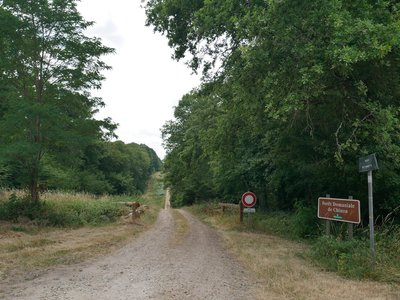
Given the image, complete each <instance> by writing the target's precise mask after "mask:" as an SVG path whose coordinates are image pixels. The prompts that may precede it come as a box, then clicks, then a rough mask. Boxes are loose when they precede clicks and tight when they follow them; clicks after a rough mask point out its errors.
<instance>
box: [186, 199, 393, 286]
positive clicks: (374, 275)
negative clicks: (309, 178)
mask: <svg viewBox="0 0 400 300" xmlns="http://www.w3.org/2000/svg"><path fill="white" fill-rule="evenodd" d="M188 209H189V210H190V211H192V212H193V213H195V214H196V215H197V216H199V217H200V218H201V219H202V220H204V221H205V222H207V223H209V224H211V225H212V226H214V227H216V228H217V229H220V230H221V231H222V232H225V234H227V235H235V234H239V235H240V234H241V233H243V234H245V233H255V234H261V235H257V236H253V238H254V240H253V241H251V244H252V245H253V246H254V247H255V248H254V249H253V251H255V252H257V251H262V250H261V249H260V248H259V247H261V244H259V245H257V241H258V239H262V238H263V237H262V236H265V238H268V236H269V238H270V239H274V238H273V237H272V236H275V237H276V238H277V239H278V240H279V242H280V243H284V244H290V241H293V245H296V247H295V248H296V251H295V255H296V256H297V257H298V258H303V259H305V260H307V261H309V262H310V263H311V264H312V265H314V266H316V267H319V268H322V269H323V270H326V271H334V272H337V273H338V274H340V275H341V276H343V277H346V278H352V279H368V280H375V281H381V282H386V283H389V284H390V283H391V284H394V286H397V287H400V262H399V259H398V257H400V229H399V228H398V227H396V226H393V227H390V229H389V228H388V227H384V228H378V229H377V231H376V245H375V249H376V264H375V265H374V266H372V264H371V259H370V254H369V239H368V236H369V235H368V234H369V232H368V228H356V229H355V231H354V239H353V240H348V238H347V233H346V229H347V224H345V225H346V226H344V225H340V224H337V225H338V226H334V227H333V231H332V235H331V236H329V237H328V236H324V235H323V233H324V230H325V228H324V225H323V224H322V222H319V221H318V220H317V219H316V220H314V221H315V222H314V223H312V224H313V226H311V225H310V224H311V222H309V220H308V218H310V217H311V216H308V217H306V215H307V214H306V213H304V212H302V208H299V209H298V211H297V212H296V213H294V214H293V213H282V212H279V213H256V214H255V215H254V216H253V217H252V219H250V220H249V219H246V218H245V219H244V222H243V224H241V223H240V222H239V214H238V212H237V211H236V210H232V209H230V210H227V211H225V212H224V213H222V212H221V210H220V208H219V206H218V204H217V203H203V204H196V205H193V206H191V207H188ZM314 215H315V212H314V214H313V216H314ZM301 224H304V226H301ZM307 224H309V225H307ZM282 238H283V239H285V240H286V241H287V242H284V240H283V239H282ZM247 239H249V236H247ZM235 241H236V242H235V245H233V248H235V247H238V248H239V249H240V248H241V247H242V246H241V245H240V243H241V241H240V238H237V239H235ZM249 243H250V241H249ZM257 247H258V248H259V249H258V250H257ZM254 267H255V268H258V267H260V268H261V266H258V265H257V264H256V265H255V266H254Z"/></svg>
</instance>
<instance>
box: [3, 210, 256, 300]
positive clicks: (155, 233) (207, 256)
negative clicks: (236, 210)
mask: <svg viewBox="0 0 400 300" xmlns="http://www.w3.org/2000/svg"><path fill="white" fill-rule="evenodd" d="M166 207H169V205H168V203H166ZM247 278H248V276H247V274H246V273H245V271H243V270H242V269H241V268H240V267H239V265H238V264H237V263H236V262H235V260H234V259H233V258H232V257H231V256H230V255H229V254H227V252H226V250H225V249H224V247H223V242H222V240H221V239H220V238H219V236H218V235H217V234H216V233H215V232H214V231H212V230H211V229H210V228H209V227H207V226H206V225H204V224H202V223H201V222H200V221H198V220H197V219H195V218H194V217H193V216H192V215H190V214H189V213H187V212H185V211H173V210H171V209H169V208H167V209H164V210H161V212H160V214H159V217H158V220H157V222H156V224H155V225H154V226H153V228H152V229H150V230H149V231H147V232H145V233H144V234H142V235H140V236H139V237H138V238H136V239H134V240H133V241H132V242H130V243H129V244H127V245H126V246H124V247H123V248H121V249H120V250H118V251H117V252H115V253H113V254H111V255H108V256H105V257H101V258H98V259H96V260H94V261H90V262H86V263H83V264H79V265H73V266H64V267H58V268H56V269H53V270H51V271H49V272H48V273H47V274H43V275H42V276H40V277H38V278H36V279H33V280H31V281H25V282H20V283H17V284H14V285H13V286H9V287H7V288H6V290H5V292H6V293H5V294H3V295H4V297H5V298H3V299H29V300H36V299H38V300H39V299H49V300H50V299H51V300H53V299H77V300H78V299H79V300H85V299H96V300H99V299H107V300H108V299H121V300H122V299H218V300H221V299H255V297H254V295H253V294H252V293H253V292H255V291H254V289H253V288H252V286H251V284H250V282H248V281H246V280H247Z"/></svg>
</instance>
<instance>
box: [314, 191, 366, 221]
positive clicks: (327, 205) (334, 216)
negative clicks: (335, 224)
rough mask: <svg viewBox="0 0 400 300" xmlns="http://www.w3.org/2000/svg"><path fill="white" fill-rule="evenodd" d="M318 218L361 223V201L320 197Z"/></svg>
mask: <svg viewBox="0 0 400 300" xmlns="http://www.w3.org/2000/svg"><path fill="white" fill-rule="evenodd" d="M318 218H320V219H327V220H334V221H339V222H347V223H355V224H358V223H360V201H358V200H350V199H337V198H322V197H321V198H318Z"/></svg>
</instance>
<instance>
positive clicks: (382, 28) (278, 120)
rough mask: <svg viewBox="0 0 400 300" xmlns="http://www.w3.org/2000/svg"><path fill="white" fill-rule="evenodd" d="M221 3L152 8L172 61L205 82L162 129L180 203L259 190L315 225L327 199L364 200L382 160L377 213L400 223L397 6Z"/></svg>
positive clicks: (263, 199)
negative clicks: (373, 168)
mask: <svg viewBox="0 0 400 300" xmlns="http://www.w3.org/2000/svg"><path fill="white" fill-rule="evenodd" d="M217 2H218V1H196V3H191V2H190V1H189V2H187V1H186V2H185V1H176V0H152V1H148V2H147V5H146V13H147V17H148V25H153V26H154V29H155V30H156V31H159V32H162V33H165V34H166V36H167V37H168V39H169V44H170V46H172V47H173V49H174V50H175V57H176V58H177V59H179V58H182V57H185V58H187V59H189V60H190V63H189V64H190V66H191V67H192V68H193V70H194V71H198V70H202V71H203V72H205V75H206V76H205V78H204V83H203V85H202V86H201V87H199V88H198V89H197V90H195V91H192V92H190V93H188V94H187V95H185V96H183V98H182V100H181V102H180V103H179V105H178V106H177V107H176V109H175V120H174V121H170V122H167V123H166V125H165V126H164V128H163V137H164V143H165V145H166V149H167V156H166V159H165V173H166V176H165V177H166V181H167V184H168V185H169V186H170V187H171V190H172V196H173V198H172V200H173V203H175V204H176V205H179V204H190V203H193V202H195V201H199V200H206V201H207V200H209V199H210V198H222V199H224V200H226V201H235V202H236V201H238V200H239V199H240V195H241V194H242V193H243V192H245V191H246V190H252V191H254V192H256V194H257V195H258V196H259V205H260V208H261V209H274V210H275V209H280V210H285V211H288V210H290V211H296V209H297V208H296V207H295V204H296V203H298V202H301V203H303V206H304V209H303V210H302V212H301V213H300V212H298V213H297V214H298V218H299V220H305V221H307V222H308V220H311V218H308V217H307V215H311V213H309V212H307V209H309V210H310V211H311V209H312V208H313V207H314V206H315V203H316V200H317V198H318V197H319V196H322V195H325V194H331V195H332V196H334V197H338V198H347V197H348V196H349V195H352V196H354V198H356V199H361V200H362V199H366V197H367V195H366V179H365V177H364V174H362V175H360V174H359V173H358V169H357V159H358V158H359V157H361V156H363V155H366V154H369V153H376V155H377V157H378V161H379V165H380V170H379V171H378V172H376V176H375V181H374V182H375V183H376V184H375V187H376V188H375V187H374V192H375V197H376V198H377V199H379V201H378V202H379V203H377V205H376V213H377V215H381V216H382V218H384V216H387V215H388V214H391V216H392V218H393V219H395V222H400V216H399V214H398V213H397V214H395V213H394V212H395V210H396V208H397V207H398V206H399V205H400V202H399V199H400V198H399V195H400V186H399V182H400V180H398V177H399V174H400V160H399V157H400V147H399V143H398V141H399V139H400V136H399V133H400V110H399V103H398V99H399V98H400V88H399V87H400V86H399V84H398V83H399V82H400V77H399V76H400V75H399V74H400V73H399V69H400V63H399V62H400V59H399V57H400V51H399V49H400V47H399V46H400V40H399V38H398V36H399V34H400V26H399V14H398V10H399V5H398V4H396V3H394V2H393V1H390V0H385V1H378V2H376V1H375V2H373V1H372V2H371V1H363V0H360V1H351V2H349V1H343V0H338V1H325V0H315V1H297V0H288V1H261V0H260V1H258V0H255V1H231V0H228V1H222V2H218V3H217ZM214 63H216V64H215V67H216V68H214V69H213V68H212V67H213V64H214ZM362 203H364V202H363V201H362ZM363 205H364V204H363ZM362 212H363V218H367V213H366V210H365V209H364V207H363V208H362ZM310 222H311V223H310V225H309V229H307V230H306V229H304V232H302V233H301V232H300V233H299V234H300V235H304V236H307V235H309V234H310V232H312V231H313V229H312V228H314V225H312V224H314V223H313V222H312V221H310ZM307 224H308V223H307ZM306 227H308V225H307V226H306ZM299 230H303V228H301V229H299Z"/></svg>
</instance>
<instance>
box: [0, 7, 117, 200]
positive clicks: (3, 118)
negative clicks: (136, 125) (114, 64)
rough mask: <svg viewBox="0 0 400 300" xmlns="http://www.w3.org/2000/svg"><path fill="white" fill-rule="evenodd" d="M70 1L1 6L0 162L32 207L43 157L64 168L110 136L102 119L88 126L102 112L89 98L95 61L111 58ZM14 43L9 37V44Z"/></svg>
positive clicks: (97, 81)
mask: <svg viewBox="0 0 400 300" xmlns="http://www.w3.org/2000/svg"><path fill="white" fill-rule="evenodd" d="M76 3H77V1H76V0H4V1H1V2H0V14H1V16H3V15H4V16H6V17H7V18H1V22H2V23H4V24H2V25H3V26H1V29H0V30H1V31H2V33H4V35H1V37H0V43H2V45H5V46H6V47H4V48H2V50H0V51H2V52H3V53H2V54H4V56H3V59H2V60H1V61H0V64H1V65H0V77H1V78H0V85H1V86H0V91H2V92H3V93H1V94H0V97H1V99H2V103H1V107H0V128H1V129H2V132H1V135H0V142H1V145H2V147H1V157H2V158H6V159H11V160H12V161H14V162H18V163H16V164H15V165H16V167H18V168H19V174H21V175H23V176H22V177H21V178H20V180H21V182H22V183H23V184H24V185H27V186H28V188H29V191H30V197H31V199H32V200H33V201H37V200H39V178H40V173H41V168H42V162H43V158H44V156H45V155H47V156H49V157H51V159H56V160H64V161H68V160H69V162H70V163H72V162H74V161H75V160H76V159H79V157H80V155H81V153H82V150H83V149H84V146H85V145H87V144H88V143H90V141H92V140H93V139H98V138H100V137H102V136H103V135H104V134H107V133H110V131H109V130H111V131H112V129H113V128H114V125H113V124H111V122H110V121H109V120H103V121H96V120H94V119H93V113H94V112H95V111H96V109H97V108H98V107H100V106H102V105H103V103H102V101H101V100H100V99H98V98H93V97H91V96H90V93H89V92H90V90H91V89H96V88H100V86H101V81H102V80H103V79H104V76H103V75H102V73H101V71H102V70H106V69H108V68H109V67H108V66H107V65H106V64H105V63H104V62H102V61H101V59H100V57H101V56H102V55H105V54H110V53H113V51H114V50H113V49H111V48H109V47H106V46H104V45H102V43H101V42H100V40H99V39H97V38H89V37H87V36H85V35H84V31H85V30H86V29H87V28H88V27H89V26H91V25H92V23H91V22H87V21H85V20H84V19H83V18H82V16H81V15H80V14H79V12H78V11H77V7H76ZM16 37H17V38H16Z"/></svg>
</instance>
